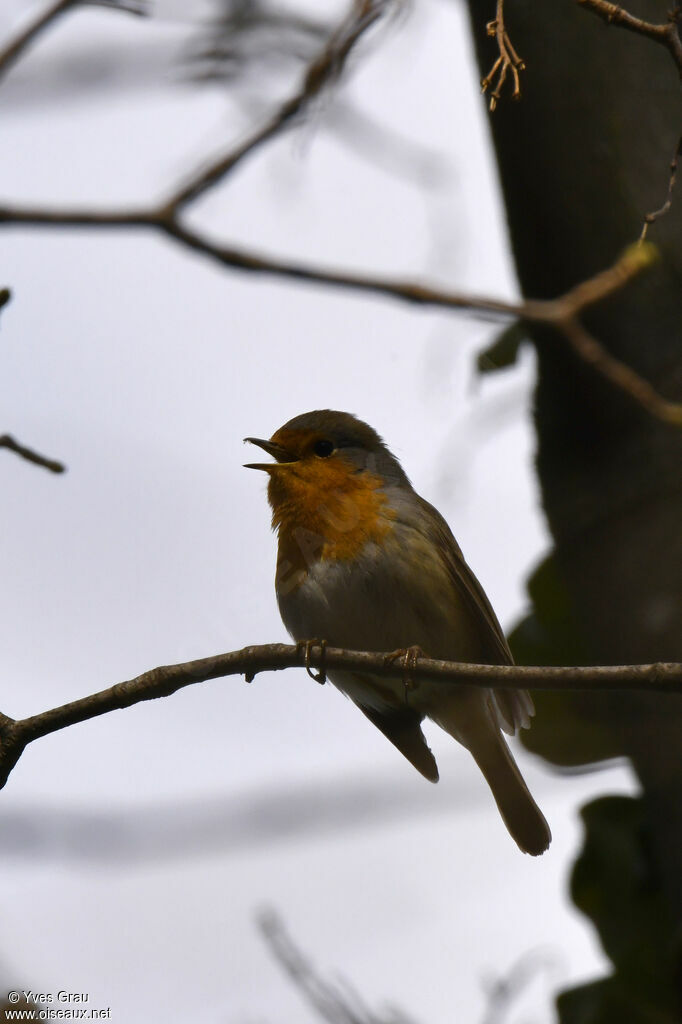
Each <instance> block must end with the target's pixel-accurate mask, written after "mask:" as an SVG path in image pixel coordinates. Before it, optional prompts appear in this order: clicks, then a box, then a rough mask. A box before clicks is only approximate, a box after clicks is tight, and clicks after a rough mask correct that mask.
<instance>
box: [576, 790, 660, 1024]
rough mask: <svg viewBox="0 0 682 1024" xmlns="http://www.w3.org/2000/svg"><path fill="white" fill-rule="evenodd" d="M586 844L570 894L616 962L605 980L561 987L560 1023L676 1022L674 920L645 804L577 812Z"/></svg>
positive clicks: (615, 800)
mask: <svg viewBox="0 0 682 1024" xmlns="http://www.w3.org/2000/svg"><path fill="white" fill-rule="evenodd" d="M581 814H582V818H583V822H584V824H585V830H586V834H585V843H584V846H583V850H582V853H581V854H580V856H579V858H578V860H577V861H576V863H575V866H574V869H573V875H572V879H571V896H572V898H573V901H574V903H575V905H576V906H577V907H578V908H579V909H580V910H581V911H582V912H583V913H584V914H585V915H586V916H587V917H589V918H590V920H591V921H592V922H593V924H594V926H595V928H596V929H597V932H598V933H599V937H600V939H601V942H602V945H603V947H604V950H605V952H606V953H607V954H608V956H609V957H610V958H611V960H612V961H613V964H614V968H615V970H614V972H613V974H612V975H611V976H610V977H608V978H605V979H600V980H599V981H595V982H592V983H590V984H587V985H581V986H579V987H578V988H574V989H571V990H569V991H567V992H563V993H562V994H561V995H560V996H559V998H558V1001H557V1005H558V1010H559V1020H560V1022H561V1024H625V1022H627V1024H679V1014H678V1008H677V993H676V990H675V986H674V984H673V983H672V981H671V979H672V978H674V977H675V976H676V970H675V963H674V957H673V950H674V949H675V942H674V935H673V928H672V922H671V919H670V915H669V912H668V906H667V904H666V899H665V895H664V893H663V891H662V889H661V886H660V884H659V881H658V878H659V875H658V873H657V871H656V869H655V866H654V863H653V860H652V858H651V855H650V851H649V848H648V841H647V830H646V824H645V820H644V801H643V800H642V799H640V798H633V797H625V796H610V797H602V798H600V799H599V800H595V801H593V802H592V803H590V804H587V806H585V807H584V808H583V809H582V812H581Z"/></svg>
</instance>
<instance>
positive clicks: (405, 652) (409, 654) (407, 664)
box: [384, 644, 427, 704]
mask: <svg viewBox="0 0 682 1024" xmlns="http://www.w3.org/2000/svg"><path fill="white" fill-rule="evenodd" d="M426 656H427V655H426V652H425V651H423V650H422V649H421V647H420V646H419V645H418V644H413V646H412V647H400V648H399V649H398V650H397V651H391V653H390V654H387V655H386V657H385V658H384V664H385V665H390V664H392V662H394V661H398V660H399V659H400V658H402V659H403V686H404V687H405V703H406V704H407V698H408V694H409V693H410V691H411V690H416V689H417V687H418V686H419V683H418V682H417V681H416V680H415V678H414V676H413V675H412V672H413V671H414V669H415V668H416V667H417V662H418V661H419V659H420V658H425V657H426Z"/></svg>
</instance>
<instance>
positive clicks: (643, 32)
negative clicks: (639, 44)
mask: <svg viewBox="0 0 682 1024" xmlns="http://www.w3.org/2000/svg"><path fill="white" fill-rule="evenodd" d="M577 2H578V3H579V4H580V6H581V7H586V8H587V10H589V11H592V12H593V13H594V14H596V15H597V16H598V17H599V18H602V20H603V21H605V22H606V23H607V24H608V25H618V26H619V27H620V28H624V29H627V31H628V32H636V33H637V35H640V36H644V37H645V38H646V39H653V40H654V42H656V43H660V44H661V46H665V48H666V50H668V52H669V53H670V56H671V57H672V59H673V60H674V61H675V65H676V67H677V70H678V72H679V74H680V78H682V41H681V40H680V33H679V29H678V25H679V20H680V8H679V6H678V5H677V4H676V5H675V7H674V8H673V10H672V11H671V12H670V14H669V15H668V21H667V22H666V23H665V24H662V25H655V24H654V23H653V22H650V21H644V20H643V19H642V18H637V17H635V16H634V15H633V14H629V13H628V11H626V10H624V8H622V7H620V6H619V5H618V4H612V3H609V0H577Z"/></svg>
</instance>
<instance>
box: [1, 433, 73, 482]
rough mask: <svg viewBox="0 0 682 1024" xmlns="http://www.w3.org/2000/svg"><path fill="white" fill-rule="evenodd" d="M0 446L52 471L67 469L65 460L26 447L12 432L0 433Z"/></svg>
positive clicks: (59, 471) (57, 471)
mask: <svg viewBox="0 0 682 1024" xmlns="http://www.w3.org/2000/svg"><path fill="white" fill-rule="evenodd" d="M0 448H7V449H8V450H9V451H11V452H14V454H15V455H18V456H19V458H21V459H25V460H26V462H32V463H33V464H34V465H35V466H42V467H43V469H49V470H50V472H51V473H63V472H65V470H66V466H65V465H64V463H63V462H57V461H56V460H55V459H48V458H47V457H46V456H45V455H40V454H39V452H36V451H33V449H32V448H26V446H25V445H23V444H19V442H18V441H15V440H14V438H13V437H12V436H11V434H0Z"/></svg>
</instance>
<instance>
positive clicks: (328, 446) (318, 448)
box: [313, 438, 334, 459]
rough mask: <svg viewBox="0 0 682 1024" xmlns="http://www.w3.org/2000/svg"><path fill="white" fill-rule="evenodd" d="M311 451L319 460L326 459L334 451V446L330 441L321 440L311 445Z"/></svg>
mask: <svg viewBox="0 0 682 1024" xmlns="http://www.w3.org/2000/svg"><path fill="white" fill-rule="evenodd" d="M313 451H314V452H315V454H316V455H317V456H318V457H319V458H320V459H328V458H329V456H330V455H331V453H332V452H333V451H334V445H333V444H332V443H331V441H326V440H325V439H324V438H323V439H322V440H320V441H316V442H315V444H314V445H313Z"/></svg>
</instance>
